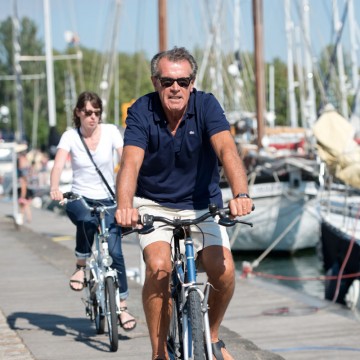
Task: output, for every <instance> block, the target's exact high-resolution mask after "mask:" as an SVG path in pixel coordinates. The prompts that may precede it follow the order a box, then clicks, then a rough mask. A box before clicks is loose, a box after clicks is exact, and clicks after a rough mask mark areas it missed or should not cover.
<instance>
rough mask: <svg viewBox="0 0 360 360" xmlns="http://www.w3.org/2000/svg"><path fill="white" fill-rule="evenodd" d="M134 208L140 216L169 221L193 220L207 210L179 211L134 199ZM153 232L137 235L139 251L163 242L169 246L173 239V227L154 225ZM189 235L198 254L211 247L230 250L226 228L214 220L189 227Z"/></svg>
mask: <svg viewBox="0 0 360 360" xmlns="http://www.w3.org/2000/svg"><path fill="white" fill-rule="evenodd" d="M134 207H135V208H137V209H138V211H139V214H140V215H144V214H150V215H155V216H163V217H167V218H169V219H174V218H175V217H176V218H182V219H195V218H197V217H199V216H201V215H202V214H204V213H206V212H207V211H208V210H207V209H206V210H179V209H172V208H167V207H164V206H161V205H160V204H158V203H156V202H155V201H152V200H148V199H144V198H139V197H135V198H134ZM154 225H155V226H154V227H155V230H154V231H153V232H151V233H150V234H145V235H139V239H140V246H141V249H142V250H144V249H145V247H146V246H148V245H150V244H152V243H154V242H156V241H165V242H168V243H169V244H171V242H172V239H173V232H172V231H173V227H171V226H168V225H165V226H162V227H160V228H159V227H158V225H164V224H163V223H156V222H155V223H154ZM191 234H192V238H193V241H194V250H195V252H198V251H200V250H202V249H203V248H206V247H208V246H212V245H219V246H223V247H225V248H227V249H229V250H230V241H229V236H228V234H227V231H226V228H225V227H224V226H220V225H219V224H218V223H217V220H216V218H215V219H213V218H211V217H210V218H208V219H207V220H206V221H205V222H203V223H200V224H199V225H197V226H195V225H194V226H191Z"/></svg>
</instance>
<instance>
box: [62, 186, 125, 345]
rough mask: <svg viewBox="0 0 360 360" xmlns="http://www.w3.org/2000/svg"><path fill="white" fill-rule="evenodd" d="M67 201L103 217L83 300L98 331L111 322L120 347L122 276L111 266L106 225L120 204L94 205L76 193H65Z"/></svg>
mask: <svg viewBox="0 0 360 360" xmlns="http://www.w3.org/2000/svg"><path fill="white" fill-rule="evenodd" d="M63 197H64V203H66V202H67V201H76V200H78V201H81V202H82V204H83V205H84V207H85V208H87V209H88V210H89V211H90V212H92V213H93V214H94V215H95V216H98V217H99V219H100V226H99V229H98V232H97V233H96V235H95V239H94V244H93V249H92V255H91V257H90V258H89V260H88V261H87V266H86V270H85V279H84V287H85V294H86V297H85V299H83V302H84V304H85V311H86V315H87V316H89V317H90V320H91V321H94V322H95V327H96V332H97V334H104V332H105V319H106V322H107V328H108V334H109V340H110V349H111V351H117V349H118V342H119V336H118V328H117V325H118V316H119V315H120V309H119V306H118V304H120V294H119V291H118V287H119V285H118V276H117V273H116V270H114V269H112V268H111V264H112V258H111V256H110V255H109V249H108V237H109V231H108V229H107V228H106V225H105V213H106V212H107V211H108V210H110V209H114V208H115V207H116V204H113V205H111V206H103V205H101V204H99V205H97V206H90V205H89V204H88V203H87V202H86V201H85V199H84V198H83V197H82V196H81V195H78V194H74V193H72V192H68V193H64V194H63Z"/></svg>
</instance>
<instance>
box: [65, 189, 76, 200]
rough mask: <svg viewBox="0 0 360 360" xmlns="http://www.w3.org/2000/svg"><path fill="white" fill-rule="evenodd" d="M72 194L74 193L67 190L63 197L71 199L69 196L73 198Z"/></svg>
mask: <svg viewBox="0 0 360 360" xmlns="http://www.w3.org/2000/svg"><path fill="white" fill-rule="evenodd" d="M73 196H74V193H73V192H72V191H68V192H65V193H63V198H64V199H71V198H73Z"/></svg>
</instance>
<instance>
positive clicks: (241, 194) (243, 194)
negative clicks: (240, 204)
mask: <svg viewBox="0 0 360 360" xmlns="http://www.w3.org/2000/svg"><path fill="white" fill-rule="evenodd" d="M237 198H248V199H250V196H249V194H247V193H239V194H237V195H236V196H235V197H234V199H237Z"/></svg>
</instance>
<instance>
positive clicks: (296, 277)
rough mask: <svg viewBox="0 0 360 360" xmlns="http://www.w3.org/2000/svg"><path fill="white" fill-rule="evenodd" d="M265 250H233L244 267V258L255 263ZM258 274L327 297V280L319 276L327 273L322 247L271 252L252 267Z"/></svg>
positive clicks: (241, 269)
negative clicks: (289, 251) (325, 294)
mask: <svg viewBox="0 0 360 360" xmlns="http://www.w3.org/2000/svg"><path fill="white" fill-rule="evenodd" d="M260 255H261V253H241V252H236V253H234V254H233V256H234V260H235V264H236V269H237V271H239V272H242V271H243V264H244V262H248V263H250V264H252V263H253V262H254V261H256V260H257V259H258V258H259V256H260ZM252 271H253V273H254V276H257V277H259V278H262V279H264V280H265V281H268V282H270V283H271V282H274V283H277V284H281V285H284V286H289V287H291V288H293V289H296V290H299V291H301V292H304V293H306V294H308V295H311V296H314V297H317V298H320V299H324V281H323V280H319V279H318V278H319V277H320V276H323V275H324V270H323V265H322V260H321V256H320V255H319V250H318V249H308V250H302V251H299V252H296V253H295V254H293V255H290V254H284V253H270V254H268V255H267V256H266V257H265V258H264V259H262V260H261V261H259V265H258V266H256V267H252Z"/></svg>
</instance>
